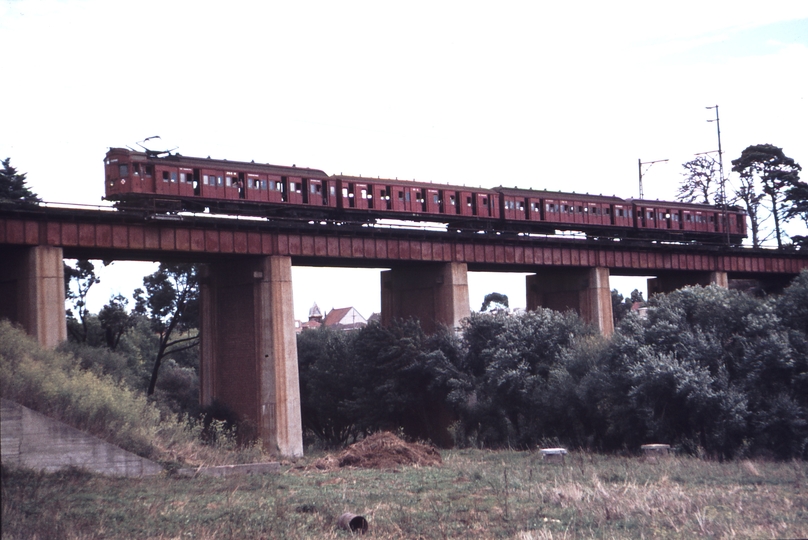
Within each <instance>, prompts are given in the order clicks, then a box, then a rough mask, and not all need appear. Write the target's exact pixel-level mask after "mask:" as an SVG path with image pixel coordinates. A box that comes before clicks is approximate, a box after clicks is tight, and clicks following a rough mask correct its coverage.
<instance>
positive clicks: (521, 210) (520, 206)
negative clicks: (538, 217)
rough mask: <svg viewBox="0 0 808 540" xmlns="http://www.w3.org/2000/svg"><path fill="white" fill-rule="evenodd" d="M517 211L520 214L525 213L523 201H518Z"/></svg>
mask: <svg viewBox="0 0 808 540" xmlns="http://www.w3.org/2000/svg"><path fill="white" fill-rule="evenodd" d="M519 211H520V212H524V211H525V203H524V201H519Z"/></svg>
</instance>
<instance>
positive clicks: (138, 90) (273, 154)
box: [0, 0, 808, 319]
mask: <svg viewBox="0 0 808 540" xmlns="http://www.w3.org/2000/svg"><path fill="white" fill-rule="evenodd" d="M0 51H2V54H0V58H2V66H3V73H4V77H3V79H4V80H3V84H2V85H0V103H2V109H3V113H2V117H0V158H5V157H10V158H11V164H12V165H13V166H14V167H16V168H17V169H18V170H19V171H20V172H24V173H26V174H27V178H28V185H29V187H31V189H32V190H33V191H35V192H36V193H38V194H39V196H40V197H41V198H42V199H44V200H45V201H49V202H62V203H72V204H82V205H100V204H104V203H103V202H102V201H101V197H102V195H103V165H102V160H103V158H104V154H105V153H106V151H107V149H108V148H109V147H123V146H131V147H136V146H135V145H136V143H137V142H138V141H141V140H143V139H145V138H146V137H149V136H153V135H159V136H160V137H161V139H160V142H161V143H162V144H163V145H164V146H165V148H162V149H169V148H174V147H177V148H178V150H177V151H178V152H181V153H182V154H184V155H188V156H203V157H206V156H211V157H213V158H221V159H230V160H242V161H250V160H255V161H257V162H267V163H274V164H279V165H291V164H296V165H297V166H306V167H313V168H317V169H322V170H324V171H326V172H327V173H329V174H341V173H342V174H351V175H360V174H361V175H363V176H380V177H383V178H384V177H392V178H405V179H416V180H425V181H433V182H441V183H450V184H461V185H469V186H483V187H494V186H499V185H506V186H519V187H524V188H535V189H548V190H563V191H576V192H589V193H603V194H610V195H611V194H615V195H618V196H620V197H636V196H638V190H639V186H638V183H639V182H638V160H641V161H643V162H649V161H656V160H664V159H667V160H668V161H667V162H660V163H656V164H654V165H646V166H644V167H643V171H644V173H643V191H644V195H645V198H647V199H663V200H664V199H667V200H672V199H674V198H675V193H676V188H677V187H678V185H679V184H680V182H681V179H682V176H681V172H682V170H683V169H682V164H683V163H685V162H687V161H689V160H691V159H693V157H694V154H696V153H699V152H708V151H714V150H717V148H718V138H717V132H716V124H715V122H709V120H715V109H710V110H708V109H706V107H707V106H714V105H719V109H718V110H719V115H720V127H721V144H722V149H723V152H724V169H725V171H726V172H727V173H728V172H729V170H730V169H731V163H730V162H731V160H732V159H735V158H737V157H738V156H740V153H741V151H742V150H743V149H744V148H746V147H747V146H749V145H752V144H762V143H770V144H774V145H776V146H779V147H781V148H783V150H784V151H785V153H786V155H788V156H790V157H792V158H794V159H795V160H796V161H797V162H798V163H801V164H803V166H808V135H807V134H806V133H808V130H806V126H808V101H807V100H806V93H808V69H807V68H808V2H805V1H804V0H787V1H781V0H771V1H768V2H766V3H765V4H761V3H760V2H758V1H754V2H752V1H746V0H740V1H738V0H735V1H709V0H701V1H698V2H695V1H681V2H676V3H673V2H647V1H643V2H627V1H619V0H616V1H613V2H595V1H591V2H540V1H502V2H496V3H494V2H479V1H474V0H467V1H462V2H460V1H436V0H433V1H430V2H423V1H417V0H416V1H408V2H379V1H368V2H358V1H351V0H347V1H340V2H333V1H297V2H289V1H283V2H280V1H271V0H270V1H264V2H257V1H256V2H244V1H232V2H227V3H225V2H208V1H193V2H190V1H189V2H184V1H171V0H160V1H151V0H144V1H138V2H112V1H109V0H61V1H58V0H0ZM806 174H808V173H806ZM729 182H730V185H731V184H732V183H733V176H732V175H729ZM154 268H155V266H154V265H153V264H149V263H147V264H138V265H133V264H131V263H125V262H116V263H113V264H112V265H111V266H110V267H107V268H104V269H103V270H102V271H101V279H102V282H101V283H100V284H99V285H96V286H95V291H94V293H95V294H94V296H93V298H91V304H90V305H91V309H92V308H93V307H94V305H95V307H96V308H100V306H101V305H103V304H104V303H105V302H106V301H107V299H108V298H109V296H110V295H111V294H114V293H115V292H121V293H122V294H124V295H126V296H131V291H132V290H133V289H134V288H135V287H137V286H139V285H140V284H141V283H140V280H141V276H142V275H143V274H144V273H150V272H152V271H153V270H154ZM293 280H294V296H295V315H296V317H297V318H299V319H305V318H306V315H307V312H308V309H309V307H310V306H311V305H312V303H314V302H315V301H316V302H317V303H318V305H319V306H320V308H322V309H324V310H326V311H327V310H330V309H331V308H338V307H346V306H349V305H353V306H355V307H356V308H357V309H358V310H359V312H360V313H362V314H363V315H365V316H366V317H367V316H369V315H370V314H371V313H372V312H374V311H379V309H380V300H379V292H378V283H379V277H378V270H354V269H351V270H324V269H312V268H297V267H296V268H295V269H294V273H293ZM469 282H470V296H471V299H470V303H471V307H472V309H479V307H478V306H479V305H480V304H482V299H483V297H484V296H485V294H487V293H489V292H493V291H496V292H502V293H504V294H508V296H509V298H511V304H512V305H513V306H524V302H525V299H524V277H523V275H522V274H520V275H517V276H502V275H476V274H471V275H470V277H469ZM344 283H356V284H357V287H355V288H354V287H345V286H342V284H344ZM335 284H339V285H340V286H335ZM373 284H376V285H375V286H374V285H373ZM612 286H613V287H616V288H618V289H619V290H620V292H621V293H622V294H624V295H626V296H628V295H629V294H630V292H631V290H632V289H634V288H640V290H643V289H644V282H642V280H637V279H625V278H624V279H616V278H615V279H613V281H612Z"/></svg>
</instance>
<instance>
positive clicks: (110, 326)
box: [98, 294, 135, 351]
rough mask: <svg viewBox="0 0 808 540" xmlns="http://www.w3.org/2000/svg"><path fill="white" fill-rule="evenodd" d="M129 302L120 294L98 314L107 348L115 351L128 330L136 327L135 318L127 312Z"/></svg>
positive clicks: (111, 299) (110, 300)
mask: <svg viewBox="0 0 808 540" xmlns="http://www.w3.org/2000/svg"><path fill="white" fill-rule="evenodd" d="M128 303H129V301H128V300H127V299H126V298H124V297H123V296H122V295H120V294H118V295H115V296H113V297H112V298H110V299H109V303H108V304H107V305H105V306H104V307H103V308H101V311H99V312H98V322H99V323H101V328H103V330H104V339H105V341H106V343H107V347H109V349H110V350H112V351H114V350H115V349H116V348H117V347H118V343H120V341H121V338H122V337H123V335H124V333H126V331H127V330H129V329H130V328H132V327H133V326H134V325H135V316H134V315H133V314H131V313H129V312H128V311H127V310H126V305H127V304H128Z"/></svg>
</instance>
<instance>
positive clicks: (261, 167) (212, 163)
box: [107, 148, 328, 178]
mask: <svg viewBox="0 0 808 540" xmlns="http://www.w3.org/2000/svg"><path fill="white" fill-rule="evenodd" d="M112 152H126V153H128V154H129V155H131V156H132V157H134V158H137V159H139V160H140V159H142V160H150V161H153V162H158V163H166V164H169V163H170V164H173V165H176V166H179V167H197V168H208V169H210V168H215V169H237V170H239V171H245V172H255V173H259V174H281V175H288V176H305V177H307V178H308V177H321V178H322V177H328V175H327V174H326V173H325V172H324V171H321V170H319V169H310V168H308V167H297V166H296V165H292V166H291V167H290V166H288V165H273V164H271V163H255V162H254V161H250V162H247V161H230V160H227V159H211V158H210V157H207V158H199V157H191V156H183V155H182V154H168V155H166V156H153V155H149V154H147V153H146V152H138V151H136V150H131V149H129V148H110V149H109V152H107V155H109V154H110V153H112Z"/></svg>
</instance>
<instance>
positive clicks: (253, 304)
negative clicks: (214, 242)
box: [200, 256, 303, 457]
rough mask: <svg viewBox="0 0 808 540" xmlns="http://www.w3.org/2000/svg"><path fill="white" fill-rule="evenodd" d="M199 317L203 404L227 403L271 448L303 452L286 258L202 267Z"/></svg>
mask: <svg viewBox="0 0 808 540" xmlns="http://www.w3.org/2000/svg"><path fill="white" fill-rule="evenodd" d="M200 323H201V334H202V347H201V349H202V350H201V360H200V400H201V402H202V404H203V405H209V404H210V403H212V402H213V401H214V400H218V401H220V402H221V403H223V404H225V405H227V406H228V407H229V408H231V409H232V410H233V411H235V412H236V413H237V414H238V415H239V416H240V417H241V419H242V423H243V426H244V427H245V428H246V429H245V432H244V435H246V436H249V435H256V436H258V437H259V438H260V439H261V441H262V442H263V444H264V447H265V448H266V449H268V450H269V451H271V452H272V453H274V454H277V455H281V456H287V457H295V456H302V455H303V432H302V425H301V419H300V387H299V383H298V370H297V341H296V337H295V327H294V305H293V302H292V260H291V258H290V257H288V256H269V257H255V258H250V259H247V260H245V259H239V260H232V261H227V262H217V263H213V264H210V265H208V266H207V267H205V270H204V272H203V275H202V282H201V313H200ZM250 429H252V430H254V431H253V432H252V433H250Z"/></svg>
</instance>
